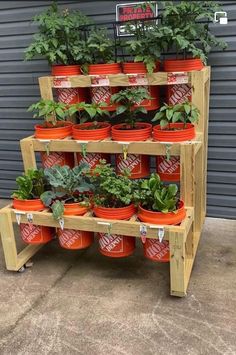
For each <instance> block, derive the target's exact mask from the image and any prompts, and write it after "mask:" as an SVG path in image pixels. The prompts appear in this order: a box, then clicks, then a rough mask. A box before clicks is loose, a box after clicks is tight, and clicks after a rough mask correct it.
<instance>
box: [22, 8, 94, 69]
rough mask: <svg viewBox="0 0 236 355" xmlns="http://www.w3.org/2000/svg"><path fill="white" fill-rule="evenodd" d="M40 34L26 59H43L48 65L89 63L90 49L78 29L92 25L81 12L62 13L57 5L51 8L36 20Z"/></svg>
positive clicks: (67, 11)
mask: <svg viewBox="0 0 236 355" xmlns="http://www.w3.org/2000/svg"><path fill="white" fill-rule="evenodd" d="M34 22H35V23H36V24H37V25H38V29H39V32H38V33H37V34H35V35H34V38H33V42H32V43H31V44H30V46H29V47H28V48H27V50H26V52H25V59H26V60H31V59H33V58H35V57H43V58H45V59H47V60H48V63H49V64H55V63H57V64H64V65H66V64H76V63H77V64H84V63H87V61H88V60H89V58H88V57H87V55H88V52H87V46H86V42H85V41H84V40H83V38H82V37H83V36H82V31H80V29H79V27H80V26H83V25H86V24H88V23H89V20H88V18H87V17H86V16H85V15H83V14H82V13H81V12H80V11H79V10H77V11H69V10H68V9H65V10H63V11H60V10H59V9H58V7H57V4H56V3H55V2H54V3H53V4H52V5H51V6H50V8H49V9H48V10H46V11H44V12H42V13H41V14H40V15H37V16H35V17H34Z"/></svg>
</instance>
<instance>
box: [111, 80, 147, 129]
mask: <svg viewBox="0 0 236 355" xmlns="http://www.w3.org/2000/svg"><path fill="white" fill-rule="evenodd" d="M145 99H151V97H150V95H149V93H148V91H147V89H146V88H145V87H134V88H128V89H125V90H120V91H119V92H118V93H117V94H114V95H112V97H111V102H112V103H116V104H119V106H118V107H117V109H116V114H117V115H121V114H122V116H123V117H124V119H125V123H126V126H127V128H135V122H136V117H137V115H138V114H139V113H142V114H146V113H147V110H146V109H145V108H144V107H142V106H137V107H135V105H140V103H141V102H142V101H143V100H145Z"/></svg>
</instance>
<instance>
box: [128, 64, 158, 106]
mask: <svg viewBox="0 0 236 355" xmlns="http://www.w3.org/2000/svg"><path fill="white" fill-rule="evenodd" d="M159 70H160V63H159V62H157V65H156V68H155V70H154V72H157V71H159ZM123 73H125V74H128V77H129V83H130V85H132V86H133V87H137V86H136V85H135V84H141V83H142V82H143V81H145V80H146V74H147V69H146V66H145V64H144V63H141V62H140V63H139V62H126V63H123ZM138 86H139V87H140V85H138ZM141 87H143V88H145V89H147V92H148V93H149V95H150V97H151V99H145V100H143V101H142V102H140V103H138V104H137V105H136V106H135V107H137V106H143V107H145V108H146V110H147V111H151V110H156V109H158V108H159V107H160V91H159V86H153V85H141Z"/></svg>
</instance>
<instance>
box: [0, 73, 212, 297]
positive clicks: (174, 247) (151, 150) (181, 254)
mask: <svg viewBox="0 0 236 355" xmlns="http://www.w3.org/2000/svg"><path fill="white" fill-rule="evenodd" d="M108 77H109V82H110V86H129V81H128V79H127V76H126V75H124V74H118V75H111V76H110V75H109V76H108ZM147 79H148V83H149V84H150V85H167V84H168V80H167V73H162V72H160V73H155V74H150V75H147ZM68 81H69V83H70V85H71V87H78V86H80V87H89V86H91V80H90V77H89V76H82V75H80V76H76V77H72V78H68ZM188 81H189V83H190V84H191V86H192V102H193V104H195V105H196V106H197V107H198V109H199V110H200V113H201V116H200V120H199V123H198V125H197V136H196V138H195V140H193V141H189V142H181V143H173V144H170V154H171V155H176V156H180V165H181V172H180V197H181V199H182V200H183V201H184V202H185V206H186V210H187V216H186V218H185V220H184V221H183V222H182V223H181V224H180V225H179V226H158V225H150V224H149V223H141V222H139V221H136V217H135V216H134V217H132V218H131V220H129V221H119V220H105V219H100V218H96V217H93V216H92V215H91V214H90V213H88V214H86V215H85V216H65V217H64V223H65V228H69V229H77V230H84V231H92V232H101V233H107V232H108V225H109V231H110V233H113V234H122V235H127V236H133V237H140V226H142V225H145V226H146V228H147V238H158V230H159V229H160V228H162V227H163V229H164V239H165V240H168V241H169V246H170V284H171V291H170V293H171V295H173V296H179V297H183V296H185V295H186V291H187V286H188V282H189V279H190V275H191V270H192V266H193V263H194V259H195V256H196V251H197V246H198V242H199V239H200V235H201V231H202V226H203V223H204V219H205V214H206V173H207V171H206V167H207V141H208V111H209V87H210V68H209V67H206V68H204V69H203V70H201V71H194V72H190V73H188ZM39 83H40V90H41V96H42V97H43V98H44V99H52V98H53V94H52V88H53V85H54V78H53V77H43V78H39ZM67 85H68V83H67ZM82 143H83V144H84V143H85V144H86V150H87V152H88V153H90V152H100V153H111V154H113V153H122V152H124V150H125V151H128V153H134V154H145V155H165V154H166V144H167V143H168V142H166V143H159V142H154V141H152V140H151V139H150V140H148V141H145V142H130V143H124V142H115V141H111V140H110V139H106V140H103V141H99V142H94V141H93V142H81V141H75V140H73V139H71V138H66V139H63V140H50V141H42V140H38V139H35V138H34V137H33V136H31V137H28V138H25V139H22V140H21V150H22V156H23V162H24V168H25V170H27V169H29V168H36V159H35V152H43V151H46V149H48V148H49V149H50V151H52V152H53V151H60V152H81V151H82V150H83V147H82ZM168 144H169V143H168ZM46 145H47V146H48V147H46ZM16 213H17V211H15V210H13V209H12V207H11V205H9V206H7V207H4V208H3V209H1V210H0V226H1V237H2V244H3V250H4V255H5V261H6V267H7V269H8V270H13V271H18V270H19V269H20V268H21V267H22V266H23V265H24V264H25V263H26V262H27V261H28V260H29V259H30V258H31V257H32V256H33V255H34V254H35V253H36V252H37V251H38V250H39V249H40V248H41V245H36V246H35V245H33V246H31V245H30V246H27V247H26V248H25V249H23V250H22V251H21V252H20V253H18V252H17V248H16V241H15V236H14V231H13V223H15V222H16ZM32 216H33V223H34V224H37V225H42V226H51V227H59V223H58V222H57V221H55V220H54V219H53V217H52V214H51V213H50V212H49V211H47V210H45V211H43V212H32ZM21 222H22V223H27V213H22V212H21Z"/></svg>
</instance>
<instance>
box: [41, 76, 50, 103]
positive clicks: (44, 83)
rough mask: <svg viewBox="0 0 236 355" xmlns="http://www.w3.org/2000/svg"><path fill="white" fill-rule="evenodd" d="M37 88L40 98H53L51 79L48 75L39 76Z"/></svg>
mask: <svg viewBox="0 0 236 355" xmlns="http://www.w3.org/2000/svg"><path fill="white" fill-rule="evenodd" d="M39 88H40V94H41V98H42V99H44V100H53V92H52V81H51V78H50V76H43V77H41V78H39Z"/></svg>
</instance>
